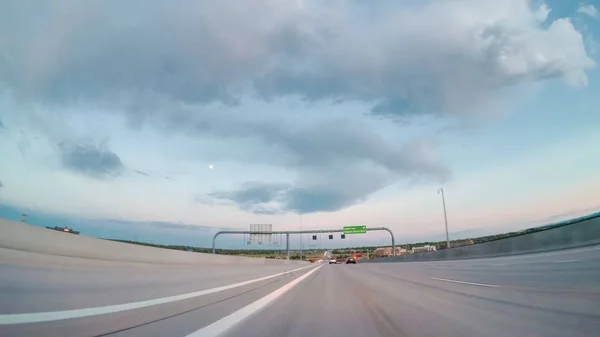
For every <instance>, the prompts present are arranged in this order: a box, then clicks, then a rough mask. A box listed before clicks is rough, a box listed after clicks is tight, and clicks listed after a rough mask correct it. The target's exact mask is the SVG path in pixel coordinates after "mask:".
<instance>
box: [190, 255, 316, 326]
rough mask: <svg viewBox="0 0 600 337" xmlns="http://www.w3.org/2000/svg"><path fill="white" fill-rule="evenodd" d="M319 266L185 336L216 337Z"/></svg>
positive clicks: (274, 298)
mask: <svg viewBox="0 0 600 337" xmlns="http://www.w3.org/2000/svg"><path fill="white" fill-rule="evenodd" d="M321 267H323V265H321V266H318V267H317V268H315V269H313V270H311V271H309V272H308V273H306V274H304V275H302V276H300V277H298V278H297V279H295V280H293V281H292V282H290V283H288V284H286V285H284V286H283V287H281V288H279V289H277V290H275V291H274V292H272V293H270V294H268V295H267V296H265V297H263V298H261V299H259V300H256V301H254V302H252V303H250V304H248V305H247V306H245V307H243V308H241V309H240V310H238V311H236V312H234V313H232V314H230V315H228V316H225V317H223V318H221V319H220V320H218V321H216V322H214V323H212V324H209V325H207V326H205V327H204V328H202V329H200V330H196V331H194V332H192V333H191V334H189V335H187V336H186V337H216V336H219V335H221V334H222V333H224V332H225V331H227V330H229V329H230V328H232V327H233V326H234V325H236V324H237V323H239V322H241V321H242V320H244V319H246V318H248V317H249V316H251V315H252V314H254V313H256V312H258V311H259V310H261V309H262V308H264V307H265V306H266V305H267V304H269V303H271V302H273V301H275V300H276V299H277V298H279V297H280V296H281V295H283V294H284V293H285V292H287V291H288V290H290V289H292V288H293V287H294V286H295V285H296V284H298V283H300V282H301V281H302V280H304V279H305V278H307V277H309V276H310V275H311V274H312V273H314V272H316V271H317V270H319V268H321Z"/></svg>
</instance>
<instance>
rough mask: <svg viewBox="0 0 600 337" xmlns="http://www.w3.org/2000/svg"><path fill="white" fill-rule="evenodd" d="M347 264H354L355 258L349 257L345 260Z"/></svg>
mask: <svg viewBox="0 0 600 337" xmlns="http://www.w3.org/2000/svg"><path fill="white" fill-rule="evenodd" d="M348 263H352V264H356V256H350V257H348V258H347V259H346V264H348Z"/></svg>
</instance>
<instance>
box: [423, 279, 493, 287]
mask: <svg viewBox="0 0 600 337" xmlns="http://www.w3.org/2000/svg"><path fill="white" fill-rule="evenodd" d="M430 279H434V280H438V281H444V282H452V283H460V284H468V285H472V286H480V287H490V288H498V287H500V286H499V285H495V284H487V283H477V282H466V281H458V280H449V279H446V278H438V277H430Z"/></svg>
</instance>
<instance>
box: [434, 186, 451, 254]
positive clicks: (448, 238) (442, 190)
mask: <svg viewBox="0 0 600 337" xmlns="http://www.w3.org/2000/svg"><path fill="white" fill-rule="evenodd" d="M437 192H438V194H441V195H442V205H443V206H444V222H445V223H446V248H450V237H449V236H448V216H447V215H446V198H445V197H444V188H440V189H439V190H438V191H437Z"/></svg>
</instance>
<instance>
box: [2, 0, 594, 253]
mask: <svg viewBox="0 0 600 337" xmlns="http://www.w3.org/2000/svg"><path fill="white" fill-rule="evenodd" d="M235 5H236V6H233V5H232V4H231V3H228V2H227V1H205V2H195V1H182V2H181V3H180V5H179V6H169V5H167V4H165V3H162V2H155V1H138V2H136V1H131V2H128V3H127V5H123V4H122V3H120V2H116V1H105V2H101V3H73V2H69V1H55V2H52V3H36V4H27V3H24V2H18V1H15V2H5V3H3V4H1V5H0V32H2V33H0V41H1V42H0V121H1V123H2V124H0V153H1V154H2V163H1V165H0V181H1V182H2V185H1V187H0V204H2V205H3V207H4V211H3V216H5V217H10V214H18V212H19V211H20V210H27V211H28V212H36V213H37V214H42V215H44V216H45V217H46V218H50V217H53V218H52V219H56V221H59V220H60V221H67V222H69V221H72V223H78V224H84V223H85V224H89V225H80V226H84V227H86V228H89V230H90V231H91V233H93V234H91V235H95V236H99V235H102V233H105V232H106V228H110V232H111V233H114V234H115V236H119V237H125V236H137V235H140V234H132V233H133V232H132V231H131V228H133V227H135V233H146V236H148V240H152V239H153V238H155V239H157V240H159V239H161V238H162V239H164V238H165V234H164V233H167V232H168V230H171V229H172V228H173V227H172V226H171V225H165V226H164V227H165V228H167V229H165V230H166V231H167V232H164V233H163V232H161V233H162V234H161V233H157V232H155V231H154V229H153V228H152V226H153V225H149V223H150V224H155V223H161V224H185V225H186V226H185V228H189V227H187V225H191V226H207V227H218V228H240V229H241V228H244V229H246V228H248V227H249V224H250V223H271V224H273V226H274V228H275V229H280V230H285V229H298V228H299V227H300V224H301V223H302V226H303V228H339V227H341V226H343V225H356V224H367V225H372V226H376V225H377V226H379V225H385V226H387V227H390V228H392V229H393V230H394V232H395V233H397V235H399V236H400V237H403V238H406V239H407V240H408V239H415V240H416V239H421V238H437V237H438V236H439V235H440V233H441V232H442V231H443V213H442V209H441V200H440V196H439V195H438V194H436V191H437V189H438V188H440V187H444V189H445V191H446V196H447V205H448V216H449V224H450V227H451V231H452V232H453V233H463V234H464V233H470V232H469V231H483V232H486V233H487V232H493V231H502V230H506V229H512V228H517V227H526V226H530V225H532V224H541V223H543V222H544V221H547V219H549V218H553V219H554V217H555V216H557V215H558V216H561V215H562V216H564V217H569V216H577V215H581V214H583V213H591V212H593V211H595V210H598V209H599V208H600V202H599V201H598V200H600V178H599V177H598V175H597V168H598V167H600V146H598V144H600V133H598V131H597V130H599V129H600V114H598V111H599V109H598V106H599V103H600V102H599V100H600V98H599V96H598V95H597V93H598V92H600V84H599V83H600V73H599V70H598V66H597V63H598V55H599V54H598V53H599V52H600V49H599V48H598V46H599V44H598V43H599V41H600V40H599V39H600V21H599V18H598V13H597V10H596V9H597V8H598V7H600V6H599V5H598V3H597V2H592V1H584V2H581V3H575V2H564V1H546V2H542V1H526V0H498V1H492V0H486V1H481V0H479V1H475V0H452V1H441V0H429V1H384V2H377V3H369V4H368V5H367V4H365V3H361V2H356V1H342V0H340V1H332V2H322V1H301V0H300V1H286V2H272V1H266V0H265V1H262V0H257V1H248V2H243V3H239V2H236V3H235ZM32 6H33V7H32ZM258 15H260V17H261V20H260V22H259V21H257V20H256V17H257V16H258ZM217 18H218V19H217ZM211 165H212V168H210V167H211ZM301 219H302V220H301ZM40 221H41V220H40ZM126 224H129V225H126ZM132 224H135V225H132ZM132 226H133V227H132ZM146 228H147V230H146ZM198 228H200V229H202V228H204V227H198ZM200 229H199V230H200ZM174 231H175V230H172V231H171V232H168V233H171V234H173V233H174ZM152 233H153V234H152ZM173 235H175V234H173ZM456 235H458V234H456ZM185 238H186V234H178V235H175V236H172V237H169V240H170V241H185ZM365 240H366V239H365ZM373 240H375V236H373ZM174 243H178V242H174Z"/></svg>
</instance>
